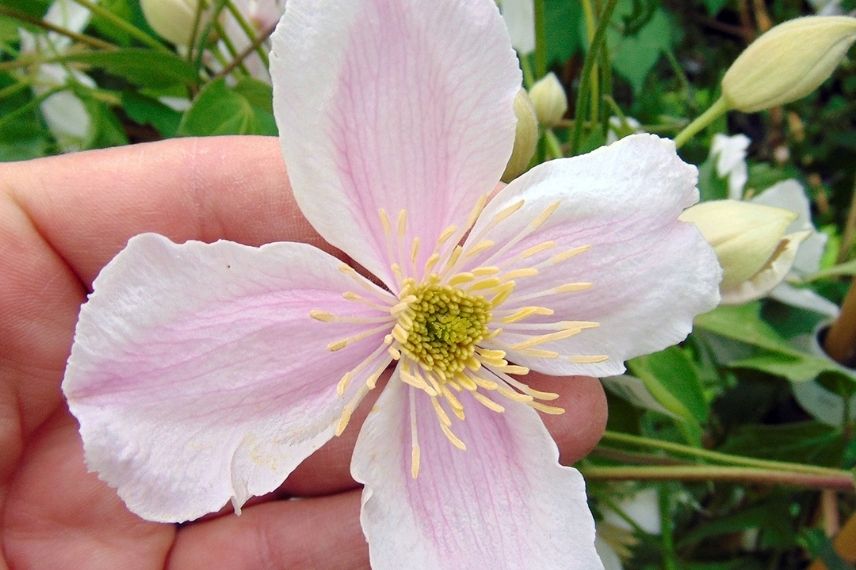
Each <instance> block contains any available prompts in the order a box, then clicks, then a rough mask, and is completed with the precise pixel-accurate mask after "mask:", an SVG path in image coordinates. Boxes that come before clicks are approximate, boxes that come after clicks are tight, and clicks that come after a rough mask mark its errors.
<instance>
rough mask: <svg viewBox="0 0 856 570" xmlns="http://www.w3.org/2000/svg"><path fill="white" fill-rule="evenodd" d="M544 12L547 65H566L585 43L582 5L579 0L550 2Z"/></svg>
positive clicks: (555, 0) (545, 4) (545, 5)
mask: <svg viewBox="0 0 856 570" xmlns="http://www.w3.org/2000/svg"><path fill="white" fill-rule="evenodd" d="M544 12H545V17H544V20H545V25H544V35H545V37H546V40H547V64H548V65H553V64H561V63H564V62H565V61H567V60H568V59H569V58H570V57H571V56H572V55H574V53H576V52H577V50H579V49H580V46H581V44H582V43H583V37H584V36H583V33H582V30H583V9H582V5H581V4H580V2H579V1H578V0H550V1H549V2H545V3H544Z"/></svg>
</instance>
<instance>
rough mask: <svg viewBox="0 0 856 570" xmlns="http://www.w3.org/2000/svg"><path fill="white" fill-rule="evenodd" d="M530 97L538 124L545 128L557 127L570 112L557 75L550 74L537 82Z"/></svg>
mask: <svg viewBox="0 0 856 570" xmlns="http://www.w3.org/2000/svg"><path fill="white" fill-rule="evenodd" d="M529 97H530V98H531V99H532V104H533V105H534V106H535V115H536V116H537V117H538V122H539V123H541V124H542V125H544V126H545V127H553V126H555V125H556V124H557V123H558V122H559V121H561V120H562V117H564V116H565V113H566V112H567V111H568V97H567V95H565V90H564V89H563V88H562V84H561V83H559V78H558V77H556V74H555V73H552V72H550V73H548V74H547V75H545V76H544V77H542V78H541V79H539V80H538V81H536V82H535V85H533V86H532V89H530V90H529Z"/></svg>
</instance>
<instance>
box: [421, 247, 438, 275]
mask: <svg viewBox="0 0 856 570" xmlns="http://www.w3.org/2000/svg"><path fill="white" fill-rule="evenodd" d="M438 261H440V254H439V253H437V252H436V251H435V252H434V253H432V254H431V255H430V257H428V259H427V260H426V261H425V268H424V270H423V273H424V274H425V275H428V274H429V273H431V270H432V269H434V266H435V265H437V262H438Z"/></svg>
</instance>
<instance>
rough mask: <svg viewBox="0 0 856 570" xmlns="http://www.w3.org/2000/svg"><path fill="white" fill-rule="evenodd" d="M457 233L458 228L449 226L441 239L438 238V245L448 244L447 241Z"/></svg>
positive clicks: (441, 235)
mask: <svg viewBox="0 0 856 570" xmlns="http://www.w3.org/2000/svg"><path fill="white" fill-rule="evenodd" d="M456 231H458V226H455V225H452V226H449V227H448V228H446V229H445V230H443V232H442V233H441V234H440V237H438V238H437V245H443V244H444V243H446V240H448V239H449V238H450V237H452V235H453V234H454V233H455V232H456Z"/></svg>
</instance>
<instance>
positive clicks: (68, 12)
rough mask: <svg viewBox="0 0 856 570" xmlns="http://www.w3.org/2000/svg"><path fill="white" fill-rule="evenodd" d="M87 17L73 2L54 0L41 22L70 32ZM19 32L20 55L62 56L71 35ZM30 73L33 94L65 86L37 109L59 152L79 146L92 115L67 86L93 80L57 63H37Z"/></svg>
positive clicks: (89, 130)
mask: <svg viewBox="0 0 856 570" xmlns="http://www.w3.org/2000/svg"><path fill="white" fill-rule="evenodd" d="M89 18H90V13H89V10H88V9H86V8H84V7H82V6H80V5H79V4H77V3H75V2H74V1H72V0H57V1H56V2H54V3H53V4H52V5H51V6H50V8H49V9H48V11H47V13H46V14H45V17H44V21H45V22H48V23H50V24H54V25H57V26H60V27H62V28H64V29H66V30H69V31H72V32H80V31H82V30H83V29H84V28H85V27H86V25H87V24H88V23H89ZM19 33H20V37H21V52H22V53H24V54H38V55H40V56H41V57H44V58H50V57H54V56H57V55H62V54H63V53H65V51H67V50H68V48H69V46H70V45H71V38H68V37H66V36H62V35H60V34H56V33H54V32H50V33H48V34H44V35H36V34H32V33H30V32H28V31H26V30H23V29H22V30H20V31H19ZM32 74H33V75H32V78H31V79H32V82H33V85H32V88H33V93H34V94H35V95H36V97H41V96H43V95H44V94H45V93H48V92H49V91H51V90H52V89H56V88H58V87H60V88H61V87H68V89H66V90H63V91H58V92H57V93H54V94H53V95H50V96H49V97H47V98H45V99H44V101H42V102H41V105H40V106H39V109H40V110H41V112H42V116H43V117H44V119H45V123H47V126H48V129H49V130H50V132H51V134H52V135H53V136H54V138H55V139H56V142H57V144H58V145H59V147H60V148H61V149H62V150H63V151H72V150H79V149H81V148H83V147H84V146H85V145H86V143H87V141H88V140H89V139H90V138H91V136H92V118H91V117H90V116H89V111H88V110H87V109H86V105H84V103H83V101H81V100H80V98H79V97H78V96H77V95H75V94H74V92H73V91H71V90H70V87H71V85H72V84H74V83H77V84H80V85H84V86H86V87H95V82H94V81H92V79H91V78H89V77H88V76H87V75H85V74H83V73H81V72H80V71H77V70H75V69H72V68H69V67H66V66H65V65H63V64H59V63H44V64H41V65H37V66H35V69H34V71H32Z"/></svg>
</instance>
